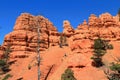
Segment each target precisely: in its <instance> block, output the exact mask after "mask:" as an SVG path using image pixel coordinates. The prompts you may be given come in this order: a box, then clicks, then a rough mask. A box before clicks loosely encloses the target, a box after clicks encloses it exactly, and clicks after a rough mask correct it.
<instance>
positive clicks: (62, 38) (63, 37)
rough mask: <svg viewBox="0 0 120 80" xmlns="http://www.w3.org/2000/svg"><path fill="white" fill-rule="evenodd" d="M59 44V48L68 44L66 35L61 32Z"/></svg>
mask: <svg viewBox="0 0 120 80" xmlns="http://www.w3.org/2000/svg"><path fill="white" fill-rule="evenodd" d="M59 46H60V48H62V46H68V44H67V37H66V35H63V34H61V35H60V44H59Z"/></svg>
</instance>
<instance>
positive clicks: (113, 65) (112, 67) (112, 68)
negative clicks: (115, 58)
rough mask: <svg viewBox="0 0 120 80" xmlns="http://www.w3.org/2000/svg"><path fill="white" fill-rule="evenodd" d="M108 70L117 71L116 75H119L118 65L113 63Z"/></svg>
mask: <svg viewBox="0 0 120 80" xmlns="http://www.w3.org/2000/svg"><path fill="white" fill-rule="evenodd" d="M110 69H111V70H113V71H117V72H118V73H120V64H118V63H116V64H115V63H113V64H112V65H111V66H110Z"/></svg>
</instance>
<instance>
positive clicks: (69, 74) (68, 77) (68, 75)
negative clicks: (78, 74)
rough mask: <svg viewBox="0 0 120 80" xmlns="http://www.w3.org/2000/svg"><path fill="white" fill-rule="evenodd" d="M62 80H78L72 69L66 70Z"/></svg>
mask: <svg viewBox="0 0 120 80" xmlns="http://www.w3.org/2000/svg"><path fill="white" fill-rule="evenodd" d="M61 80H76V78H75V77H74V73H73V71H72V70H71V69H69V68H68V69H66V70H65V72H64V73H63V74H62V76H61Z"/></svg>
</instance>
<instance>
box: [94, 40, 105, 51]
mask: <svg viewBox="0 0 120 80" xmlns="http://www.w3.org/2000/svg"><path fill="white" fill-rule="evenodd" d="M93 48H94V49H102V50H105V42H104V41H103V40H102V39H101V38H98V39H95V41H94V46H93Z"/></svg>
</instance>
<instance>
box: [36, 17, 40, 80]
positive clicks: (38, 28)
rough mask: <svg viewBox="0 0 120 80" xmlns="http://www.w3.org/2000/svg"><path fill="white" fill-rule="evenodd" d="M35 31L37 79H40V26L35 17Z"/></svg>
mask: <svg viewBox="0 0 120 80" xmlns="http://www.w3.org/2000/svg"><path fill="white" fill-rule="evenodd" d="M36 21H37V33H38V40H37V46H38V47H37V66H38V80H40V27H39V20H38V19H37V20H36Z"/></svg>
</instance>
